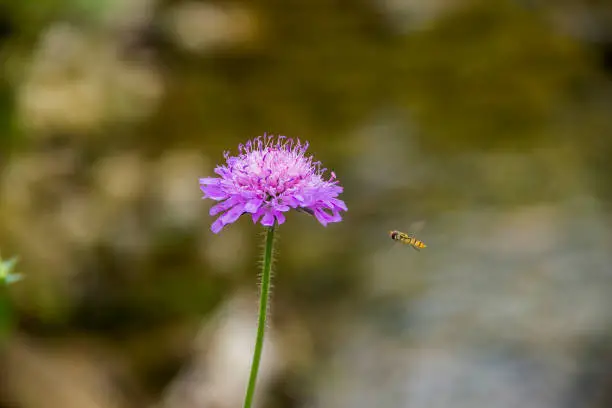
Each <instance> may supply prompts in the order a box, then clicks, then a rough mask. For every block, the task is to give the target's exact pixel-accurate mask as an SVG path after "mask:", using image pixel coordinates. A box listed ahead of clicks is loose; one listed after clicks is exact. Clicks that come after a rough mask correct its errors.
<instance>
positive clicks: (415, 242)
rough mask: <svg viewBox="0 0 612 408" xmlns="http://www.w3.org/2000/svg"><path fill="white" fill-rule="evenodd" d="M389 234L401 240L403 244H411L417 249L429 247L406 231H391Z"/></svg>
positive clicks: (394, 238)
mask: <svg viewBox="0 0 612 408" xmlns="http://www.w3.org/2000/svg"><path fill="white" fill-rule="evenodd" d="M389 236H390V237H391V239H393V240H395V241H399V242H401V243H402V244H406V245H410V246H411V247H413V248H415V249H423V248H426V247H427V245H425V243H424V242H423V241H421V240H418V239H416V238H415V237H413V236H411V235H408V234H406V233H404V232H400V231H390V232H389Z"/></svg>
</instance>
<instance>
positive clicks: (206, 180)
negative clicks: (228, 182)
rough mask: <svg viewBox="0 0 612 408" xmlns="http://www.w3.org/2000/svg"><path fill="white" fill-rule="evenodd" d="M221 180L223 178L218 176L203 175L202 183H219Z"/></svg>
mask: <svg viewBox="0 0 612 408" xmlns="http://www.w3.org/2000/svg"><path fill="white" fill-rule="evenodd" d="M220 181H221V179H220V178H218V177H203V178H201V179H200V184H204V185H208V184H219V182H220Z"/></svg>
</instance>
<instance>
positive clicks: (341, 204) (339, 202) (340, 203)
mask: <svg viewBox="0 0 612 408" xmlns="http://www.w3.org/2000/svg"><path fill="white" fill-rule="evenodd" d="M331 202H332V204H333V205H334V206H335V207H336V208H338V209H340V210H343V211H348V208H347V207H346V204H345V203H344V201H342V200H339V199H337V198H332V199H331Z"/></svg>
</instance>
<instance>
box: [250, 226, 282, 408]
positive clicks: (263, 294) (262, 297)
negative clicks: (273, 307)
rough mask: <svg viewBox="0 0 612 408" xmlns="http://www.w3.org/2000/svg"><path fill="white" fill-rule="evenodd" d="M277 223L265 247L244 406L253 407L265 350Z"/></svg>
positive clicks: (269, 229) (270, 230) (272, 227)
mask: <svg viewBox="0 0 612 408" xmlns="http://www.w3.org/2000/svg"><path fill="white" fill-rule="evenodd" d="M274 229H275V225H273V226H271V227H268V228H267V231H266V241H265V247H264V259H263V270H262V274H261V290H260V294H259V318H258V319H257V337H256V339H255V350H254V352H253V363H252V364H251V375H250V376H249V384H248V385H247V390H246V395H245V397H244V408H251V404H252V403H253V395H254V394H255V383H256V382H257V374H258V372H259V363H260V361H261V352H262V351H263V344H264V334H265V332H266V318H267V315H268V302H269V300H270V281H271V275H272V250H273V247H274Z"/></svg>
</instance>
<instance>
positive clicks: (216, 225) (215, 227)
mask: <svg viewBox="0 0 612 408" xmlns="http://www.w3.org/2000/svg"><path fill="white" fill-rule="evenodd" d="M224 226H225V224H224V223H223V220H222V219H221V217H219V218H217V219H216V220H215V222H213V223H212V225H211V226H210V230H211V231H212V232H214V233H215V234H218V233H219V231H221V230H222V229H223V227H224Z"/></svg>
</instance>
